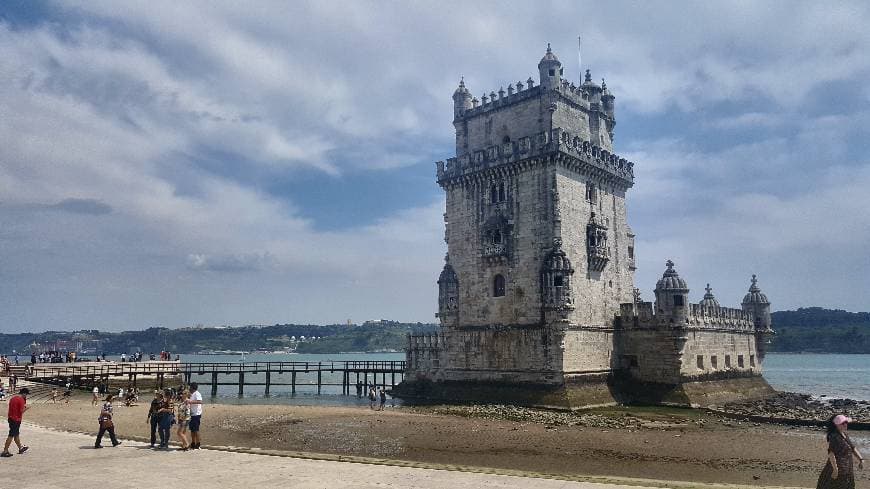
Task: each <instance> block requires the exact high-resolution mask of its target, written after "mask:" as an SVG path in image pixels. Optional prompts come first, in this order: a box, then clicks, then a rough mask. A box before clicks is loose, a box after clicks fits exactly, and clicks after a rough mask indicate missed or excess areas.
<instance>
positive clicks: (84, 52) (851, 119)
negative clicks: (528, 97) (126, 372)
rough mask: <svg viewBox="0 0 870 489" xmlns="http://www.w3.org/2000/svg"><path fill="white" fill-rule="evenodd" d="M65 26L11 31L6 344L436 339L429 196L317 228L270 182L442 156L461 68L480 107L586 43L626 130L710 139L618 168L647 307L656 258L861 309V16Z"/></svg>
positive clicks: (371, 8)
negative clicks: (83, 331) (303, 327)
mask: <svg viewBox="0 0 870 489" xmlns="http://www.w3.org/2000/svg"><path fill="white" fill-rule="evenodd" d="M784 9H785V10H787V11H788V15H784V11H785V10H784ZM456 12H462V14H461V15H457V14H456ZM54 14H55V15H58V17H57V18H55V19H53V20H52V22H46V23H37V24H35V25H33V26H11V25H9V24H5V23H0V59H2V60H3V63H2V64H0V137H2V141H3V144H2V145H0V196H2V200H3V205H2V206H0V221H2V222H0V224H2V226H0V251H2V252H3V255H4V257H8V260H7V261H6V262H5V263H4V264H2V265H0V273H2V274H3V275H4V276H5V277H13V278H14V280H12V281H6V285H0V287H2V290H0V292H2V293H0V311H2V312H0V314H2V315H3V316H0V321H5V323H8V324H21V325H23V326H21V328H22V329H40V328H41V327H43V324H45V322H46V321H57V322H58V323H60V324H65V325H68V326H70V327H85V326H97V327H115V326H117V327H121V326H124V327H137V326H141V325H145V324H151V323H154V322H160V323H163V324H167V325H175V324H183V323H191V322H204V323H241V322H258V321H259V322H274V321H290V320H297V321H312V322H324V321H340V320H342V319H345V318H346V316H351V317H354V318H355V319H364V318H365V317H366V316H368V317H380V316H393V315H394V316H395V317H397V318H400V319H431V316H430V313H431V312H432V310H433V309H434V304H435V300H434V280H435V278H436V276H437V272H438V270H439V269H440V267H441V258H442V256H443V252H444V246H443V242H442V238H443V221H442V218H441V213H442V212H443V205H444V204H443V201H440V200H439V201H436V202H432V203H431V204H429V205H426V204H423V205H421V206H418V207H415V208H411V209H402V208H399V207H397V208H394V209H392V210H390V211H388V212H386V213H385V214H386V215H385V217H382V218H381V219H379V220H377V221H376V222H374V223H361V224H360V225H357V226H348V227H345V228H344V229H339V230H333V231H322V230H321V228H320V227H319V226H318V223H317V222H314V221H312V220H311V218H306V217H303V216H305V215H309V214H307V213H305V212H304V209H301V208H300V207H299V204H298V202H296V196H294V195H279V196H276V195H275V194H273V193H270V192H269V191H267V190H266V189H267V188H268V187H269V184H270V183H272V182H273V181H275V180H278V179H287V180H292V179H293V178H294V177H295V176H296V175H297V174H298V173H299V172H303V171H304V172H311V173H315V174H318V175H320V176H321V177H322V178H323V180H319V181H318V183H323V182H327V183H326V185H328V182H329V179H340V178H349V179H351V178H354V177H353V175H354V174H358V173H359V172H364V171H378V172H383V174H387V173H388V172H390V171H391V170H394V169H396V168H398V167H403V166H408V165H412V164H416V163H419V162H420V161H423V160H427V159H430V158H431V159H432V160H435V159H443V158H444V157H446V156H449V153H450V149H451V148H450V147H451V145H452V142H453V135H452V127H451V123H450V121H451V116H452V112H451V110H452V102H451V100H450V95H451V93H452V90H453V88H454V86H455V84H456V82H457V79H458V75H460V74H464V75H465V76H466V81H467V83H468V84H469V86H470V88H471V89H472V91H473V93H475V94H476V95H478V96H479V94H480V93H482V92H484V91H486V92H489V91H490V90H497V89H498V87H499V86H506V85H507V84H508V83H515V82H516V80H518V79H521V80H525V79H526V78H528V77H529V76H535V77H536V64H537V60H538V59H539V58H540V56H541V55H542V53H543V49H544V46H545V43H546V42H548V41H550V42H552V43H553V46H554V49H555V50H556V52H557V54H558V55H559V56H560V57H561V59H562V60H563V62H564V63H565V68H566V70H565V71H566V73H571V74H572V75H571V78H572V79H574V80H575V81H576V76H577V75H574V74H573V73H576V71H577V70H576V68H577V66H576V60H575V51H574V49H575V45H574V42H575V41H576V37H575V36H576V35H577V34H578V33H580V34H582V35H583V38H584V49H585V51H584V64H585V65H586V66H591V68H592V72H593V76H594V77H595V79H596V80H597V79H598V78H599V77H600V76H602V75H604V76H606V77H607V80H608V85H609V86H610V87H611V90H612V91H613V92H614V93H615V94H616V95H617V104H618V107H617V114H618V117H626V118H627V117H632V114H635V115H636V114H638V113H643V116H644V118H645V119H644V120H647V121H652V122H650V124H658V123H662V122H663V121H665V120H666V119H667V118H669V117H670V116H672V115H675V114H677V115H680V116H681V117H683V118H684V119H685V120H687V121H688V124H692V125H693V126H695V127H703V128H706V129H707V130H708V131H709V133H710V134H711V138H713V139H715V141H713V142H714V143H715V144H707V143H708V141H693V140H690V139H688V138H687V137H686V136H685V135H684V134H683V133H682V132H681V130H680V128H676V129H675V130H674V133H672V134H662V131H661V130H658V131H655V130H651V131H650V132H651V133H653V134H654V135H653V136H649V137H648V138H646V139H641V138H635V139H634V140H633V141H630V142H629V145H628V146H623V147H622V148H618V151H619V152H621V153H623V154H625V156H627V157H629V158H630V159H632V160H634V161H636V162H637V166H636V173H637V186H636V187H635V188H634V189H633V190H631V191H630V193H629V198H630V199H631V200H630V201H629V209H630V212H631V219H632V223H633V225H634V227H635V231H637V232H638V237H639V239H640V246H639V247H638V252H639V255H640V259H641V263H642V268H641V274H640V275H639V284H640V285H641V286H642V287H643V288H644V289H648V288H649V287H647V285H649V282H650V280H652V279H654V278H655V276H656V275H657V274H658V273H660V269H661V262H662V261H663V260H664V259H666V258H668V257H671V258H674V259H676V260H678V264H679V265H680V267H681V268H680V270H681V271H685V272H684V273H685V274H686V275H687V276H689V277H690V278H692V279H697V280H695V282H694V283H696V284H701V283H703V278H699V277H701V276H702V274H706V273H716V274H720V275H721V276H723V277H732V278H727V279H723V280H725V283H723V284H722V287H721V290H722V292H723V293H731V294H732V295H736V294H735V291H736V290H738V289H742V288H744V287H745V283H744V282H745V278H746V275H747V274H748V273H749V272H750V271H754V270H756V269H758V270H762V271H766V272H768V273H767V275H769V276H771V278H770V279H769V280H768V281H766V282H765V284H769V285H768V287H769V288H770V289H771V290H774V291H776V290H779V291H780V295H779V296H780V297H788V299H787V300H784V304H785V305H788V306H793V305H800V304H806V305H809V304H817V303H820V302H818V301H816V300H815V299H814V298H813V296H812V295H810V294H808V293H803V292H802V290H805V289H807V288H808V287H806V286H805V284H806V283H811V282H813V281H814V280H815V281H817V280H819V279H818V275H819V274H822V275H824V276H825V277H830V276H832V275H833V274H835V273H840V272H841V271H842V273H844V274H845V276H846V279H845V280H847V281H848V280H851V281H852V282H851V283H848V284H844V285H842V286H841V288H840V290H843V291H845V292H843V294H841V296H840V297H839V299H838V298H837V297H836V296H835V294H833V293H831V294H829V295H825V296H824V297H823V298H824V300H827V301H829V302H827V303H823V305H824V304H834V305H841V304H842V305H843V306H847V307H857V305H858V304H860V298H859V297H858V295H859V294H858V293H855V292H854V290H862V289H861V287H859V286H860V285H861V284H864V283H866V279H862V278H860V277H857V276H856V275H854V274H853V275H849V273H851V272H850V271H849V270H848V268H849V267H848V266H847V265H848V264H854V263H859V262H860V260H861V256H863V255H861V253H863V252H862V251H861V250H859V249H858V248H859V247H858V246H857V245H856V243H858V242H859V240H864V241H866V240H867V238H870V236H867V233H866V229H870V226H868V225H867V224H868V222H867V221H866V219H865V218H864V216H865V215H866V214H867V213H866V212H863V210H864V209H866V206H867V204H870V202H867V200H866V198H865V196H864V191H863V189H864V188H866V186H867V184H870V181H868V180H870V179H868V171H867V165H868V162H867V161H866V159H865V160H861V159H859V158H856V157H854V154H856V153H863V149H862V148H856V145H860V144H861V143H856V142H855V141H864V140H866V127H868V117H867V114H866V113H863V112H860V111H861V110H862V109H861V108H860V107H853V106H850V105H849V103H848V100H849V98H848V97H854V96H855V94H851V93H839V92H835V93H831V90H834V89H835V88H845V89H846V90H847V92H848V91H849V90H852V91H854V92H855V93H856V94H857V97H858V98H861V100H862V101H863V102H866V100H867V96H868V92H867V89H866V83H864V81H865V80H866V78H867V75H868V74H870V58H868V57H866V56H865V55H864V54H865V53H864V52H863V47H864V46H866V45H868V42H870V31H868V30H867V29H866V27H865V26H866V24H867V23H868V20H870V15H868V7H867V5H864V4H862V3H857V2H856V3H848V2H846V3H840V4H837V5H820V4H814V3H809V2H799V3H786V4H776V3H771V2H765V3H756V2H735V3H728V4H715V5H714V4H710V5H708V4H661V3H657V4H637V3H619V2H617V3H608V4H601V5H597V6H596V8H595V9H591V10H590V9H588V8H585V7H583V6H579V5H577V4H575V3H572V2H564V3H561V2H554V3H551V4H545V5H543V6H542V5H540V4H537V3H529V2H515V3H505V4H499V5H498V6H493V5H490V4H467V3H462V2H455V3H448V4H443V3H439V4H434V3H433V4H425V3H418V4H407V5H402V6H400V7H396V6H386V5H384V4H380V3H376V2H373V3H365V2H354V3H344V4H337V3H333V2H310V3H304V2H290V3H287V2H275V3H266V2H257V3H255V4H251V5H248V4H245V5H242V4H240V3H238V2H207V3H195V2H183V3H179V2H164V3H160V2H158V3H155V2H150V1H149V2H144V1H142V2H136V1H133V2H125V3H123V4H119V3H117V2H109V1H88V2H58V3H57V4H56V9H55V12H54ZM770 26H776V29H771V28H770ZM862 97H863V98H862ZM844 99H845V101H844ZM723 107H724V108H723ZM807 107H813V108H814V109H813V111H812V113H810V111H809V109H808V108H807ZM720 109H721V110H720ZM621 114H627V115H625V116H622V115H621ZM623 127H624V126H623V122H622V120H620V125H619V126H618V128H617V132H619V131H622V130H623V129H622V128H623ZM740 131H746V132H750V133H753V137H747V138H745V139H736V138H734V139H733V140H732V137H733V136H732V134H736V133H738V132H740ZM755 131H757V133H755ZM742 137H744V136H742ZM620 141H621V139H620ZM626 150H627V151H626ZM270 190H271V189H270ZM389 191H390V189H386V188H385V190H384V192H389ZM344 198H345V199H346V202H347V205H348V206H349V207H352V206H354V205H357V204H356V201H355V200H354V197H353V196H352V195H348V196H345V197H344ZM49 206H55V210H67V211H71V212H45V210H46V209H47V208H49ZM105 210H109V212H103V211H105ZM825 262H827V264H828V266H827V268H828V269H830V270H833V271H830V272H826V271H825V267H822V266H821V265H820V264H823V263H825ZM793 263H800V264H804V265H805V266H803V267H790V264H793ZM777 267H779V269H783V268H788V269H789V273H788V274H785V275H786V276H787V277H788V278H789V281H785V280H777V279H774V278H773V277H774V276H776V272H777ZM749 269H752V270H749ZM804 270H805V272H804ZM230 271H236V272H240V273H227V272H230ZM241 272H244V273H241ZM825 280H827V281H830V279H829V278H827V279H825ZM862 280H863V282H862ZM10 283H15V287H12V286H11V285H9V284H10ZM714 285H716V284H714ZM717 287H719V286H718V285H717ZM697 288H699V286H698V287H696V289H697ZM717 290H720V289H717ZM647 294H648V292H647ZM771 295H772V296H775V295H776V294H771ZM45 296H51V297H65V298H64V299H62V300H61V299H59V300H58V301H57V305H56V306H54V305H51V306H46V305H45V304H44V303H37V302H35V299H33V297H45ZM838 301H839V302H838ZM723 302H725V301H723ZM729 302H733V301H729ZM155 304H157V305H158V306H157V307H155ZM99 311H105V312H99Z"/></svg>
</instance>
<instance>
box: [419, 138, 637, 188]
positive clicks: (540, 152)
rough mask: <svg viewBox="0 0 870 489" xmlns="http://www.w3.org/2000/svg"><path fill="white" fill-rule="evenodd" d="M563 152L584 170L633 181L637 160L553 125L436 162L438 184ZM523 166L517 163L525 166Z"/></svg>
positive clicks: (572, 165) (567, 163)
mask: <svg viewBox="0 0 870 489" xmlns="http://www.w3.org/2000/svg"><path fill="white" fill-rule="evenodd" d="M557 154H561V155H564V156H567V157H569V158H565V159H561V160H560V163H562V164H564V165H565V166H567V167H569V168H571V169H574V170H577V171H579V172H581V173H590V172H591V173H595V174H597V175H598V176H600V177H601V178H602V179H603V180H605V181H606V180H610V181H611V182H612V183H614V184H616V185H618V186H620V187H623V188H630V187H631V186H632V185H634V163H633V162H631V161H628V160H626V159H625V158H622V157H620V156H618V155H616V154H613V153H611V152H609V151H607V150H605V149H603V148H601V147H599V146H597V145H595V144H593V143H591V142H589V141H587V140H584V139H583V138H582V137H580V136H579V135H574V134H570V133H568V132H567V131H564V130H562V128H558V127H557V128H554V129H553V130H551V131H545V132H541V133H538V134H534V135H529V136H525V137H521V138H518V139H517V140H515V141H509V142H506V143H502V144H499V145H493V146H490V147H488V148H486V149H484V150H478V151H474V152H473V153H470V154H466V155H462V156H457V157H454V158H448V159H447V160H446V162H445V161H439V162H437V163H436V168H437V176H438V184H439V185H441V187H443V188H448V187H449V186H452V185H454V184H456V183H459V182H460V181H462V180H463V179H467V178H468V177H472V176H476V175H488V174H489V173H498V172H499V171H510V170H511V167H514V166H516V165H518V164H519V163H521V162H525V163H526V164H528V163H529V160H534V159H542V158H545V157H548V156H552V155H557ZM522 168H524V167H523V166H516V169H522Z"/></svg>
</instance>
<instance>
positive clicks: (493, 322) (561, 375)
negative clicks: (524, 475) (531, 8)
mask: <svg viewBox="0 0 870 489" xmlns="http://www.w3.org/2000/svg"><path fill="white" fill-rule="evenodd" d="M563 73H564V72H563V69H562V64H561V62H560V61H559V59H558V57H557V56H556V54H555V53H553V51H552V49H551V48H550V47H549V46H548V47H547V51H546V53H545V54H544V56H543V57H542V58H541V60H540V62H539V63H538V83H537V84H536V83H535V81H534V80H532V79H531V78H529V79H528V80H526V81H525V82H522V81H519V82H516V83H515V84H514V83H510V84H508V86H507V90H506V91H505V90H504V89H503V88H501V89H499V90H498V91H497V92H496V91H491V92H490V93H489V94H486V93H484V94H483V95H482V96H481V97H480V99H477V98H473V97H472V96H471V93H470V91H469V90H468V88H467V87H466V85H465V81H464V80H462V81H460V83H459V87H458V88H457V89H456V91H455V92H454V94H453V102H454V105H453V107H454V121H453V125H454V127H455V129H456V157H454V158H450V159H448V160H447V162H446V163H445V162H438V164H437V177H438V184H439V185H440V186H441V187H442V188H443V189H444V191H445V192H446V194H447V210H446V213H445V214H444V217H445V222H446V233H445V240H446V242H447V248H448V254H447V258H446V262H447V263H445V265H444V270H443V272H442V273H441V276H440V278H439V280H438V284H439V301H438V304H439V312H438V316H439V318H440V321H441V324H442V332H441V334H440V335H439V337H438V338H436V339H430V340H425V339H424V340H420V341H423V342H426V341H428V342H429V343H432V344H435V343H437V344H438V345H440V349H439V350H438V351H437V352H436V351H434V350H433V351H432V352H430V353H429V354H426V355H429V356H428V357H427V358H430V359H431V361H433V362H434V364H433V365H437V368H436V369H435V370H432V373H433V375H431V379H430V380H436V381H442V382H446V383H450V382H451V381H452V382H466V381H473V382H478V383H480V382H493V383H509V384H528V385H532V384H535V385H540V384H548V385H552V386H563V385H564V384H565V382H567V381H570V380H573V379H581V380H588V378H591V377H594V378H596V379H598V378H599V377H600V376H601V375H602V373H606V372H607V371H609V369H610V367H611V363H612V353H613V352H612V345H613V321H614V317H615V316H616V315H617V314H618V313H619V308H620V304H621V303H623V302H628V301H631V300H632V297H633V291H634V282H633V273H634V242H633V239H634V236H633V235H632V233H631V230H630V229H629V227H628V223H627V221H626V207H625V195H626V192H627V190H628V189H629V188H630V187H631V186H632V184H633V179H634V176H633V167H632V166H633V165H632V163H630V162H628V161H626V160H624V159H622V158H619V157H617V156H616V155H614V154H613V153H612V138H613V128H614V126H615V120H614V113H613V96H612V95H610V94H609V93H608V92H607V91H606V88H603V87H601V86H599V85H597V84H595V83H593V82H592V81H591V78H588V77H587V80H586V83H584V84H582V85H580V86H577V85H574V84H573V83H569V82H568V81H567V80H565V79H564V78H563ZM412 341H416V340H412ZM484 345H485V347H484ZM435 356H437V358H435ZM436 370H437V373H436Z"/></svg>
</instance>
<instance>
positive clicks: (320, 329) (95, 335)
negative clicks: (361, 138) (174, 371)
mask: <svg viewBox="0 0 870 489" xmlns="http://www.w3.org/2000/svg"><path fill="white" fill-rule="evenodd" d="M771 316H772V321H773V328H774V329H775V330H776V333H777V334H776V335H775V336H774V337H773V338H772V340H771V344H770V351H774V352H819V353H822V352H824V353H870V313H867V312H847V311H840V310H832V309H823V308H820V307H808V308H802V309H798V310H797V311H778V312H774V313H773V314H772V315H771ZM435 328H436V326H435V325H434V324H424V323H413V324H410V323H398V322H393V321H378V322H373V323H366V324H364V325H361V326H347V325H343V324H342V325H338V324H333V325H325V326H319V325H314V324H276V325H274V326H242V327H236V328H229V327H224V328H180V329H168V328H149V329H146V330H143V331H124V332H121V333H107V332H101V331H96V330H94V331H78V332H59V331H49V332H45V333H21V334H0V352H4V353H9V352H11V351H13V350H17V351H18V352H20V353H27V354H29V352H30V345H31V344H34V343H39V344H41V345H49V344H56V343H57V342H60V343H62V346H60V347H59V348H60V349H61V350H72V349H74V348H76V346H74V345H89V346H90V348H91V349H92V350H93V349H95V351H96V352H97V353H103V352H105V353H106V354H109V355H114V354H119V353H122V352H126V353H130V352H135V351H142V352H144V353H146V354H147V353H150V352H159V351H161V350H168V351H171V352H173V353H196V352H199V351H203V350H235V351H255V350H288V349H290V350H295V351H297V352H299V353H342V352H362V351H368V352H371V351H384V350H398V351H401V350H402V349H404V348H405V344H406V341H407V340H406V337H407V334H408V333H409V332H425V331H433V330H434V329H435ZM303 337H304V338H305V339H304V340H303V339H302V338H303ZM312 337H316V338H317V340H316V341H312V339H311V338H312Z"/></svg>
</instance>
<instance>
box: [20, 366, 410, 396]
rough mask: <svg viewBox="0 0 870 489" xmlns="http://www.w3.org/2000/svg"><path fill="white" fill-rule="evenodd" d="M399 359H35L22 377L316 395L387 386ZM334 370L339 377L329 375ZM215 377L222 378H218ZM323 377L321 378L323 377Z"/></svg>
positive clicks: (397, 378) (399, 369)
mask: <svg viewBox="0 0 870 489" xmlns="http://www.w3.org/2000/svg"><path fill="white" fill-rule="evenodd" d="M404 373H405V362H404V361H389V360H386V361H327V362H238V363H231V362H216V363H208V362H196V363H193V362H171V361H170V362H163V361H146V362H87V363H40V364H36V365H33V366H31V367H29V369H28V374H27V379H28V380H31V381H34V382H57V381H63V382H66V381H67V380H69V381H71V382H72V383H73V384H75V385H79V386H93V385H98V384H100V383H102V382H108V381H109V379H117V378H119V377H121V378H124V377H126V379H127V381H128V382H129V383H130V384H131V385H133V386H135V385H136V383H137V381H138V380H139V379H140V378H143V377H148V378H150V379H154V380H155V381H156V385H157V387H158V388H162V387H164V386H166V385H167V382H168V380H167V378H173V377H174V378H178V377H180V382H183V383H185V384H189V383H191V382H196V383H198V384H199V385H201V386H205V385H209V386H210V388H211V395H212V396H216V395H217V393H218V386H222V385H233V386H238V393H239V395H240V396H242V395H244V393H245V388H246V387H252V386H262V387H265V395H267V396H268V395H270V393H271V390H272V387H274V386H289V387H290V392H291V394H295V393H296V389H297V387H302V386H311V387H316V389H317V394H320V393H321V391H322V389H323V387H324V386H341V393H342V395H351V394H352V393H355V391H356V389H355V387H356V385H357V384H360V383H361V384H362V385H363V386H367V385H375V386H378V387H383V388H388V387H389V388H392V387H394V386H396V385H397V384H398V383H399V382H401V381H402V379H403V378H404ZM336 374H338V375H340V377H341V378H340V381H337V380H336V379H335V377H336ZM221 376H223V377H224V378H223V379H222V378H221ZM325 377H326V378H325Z"/></svg>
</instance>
